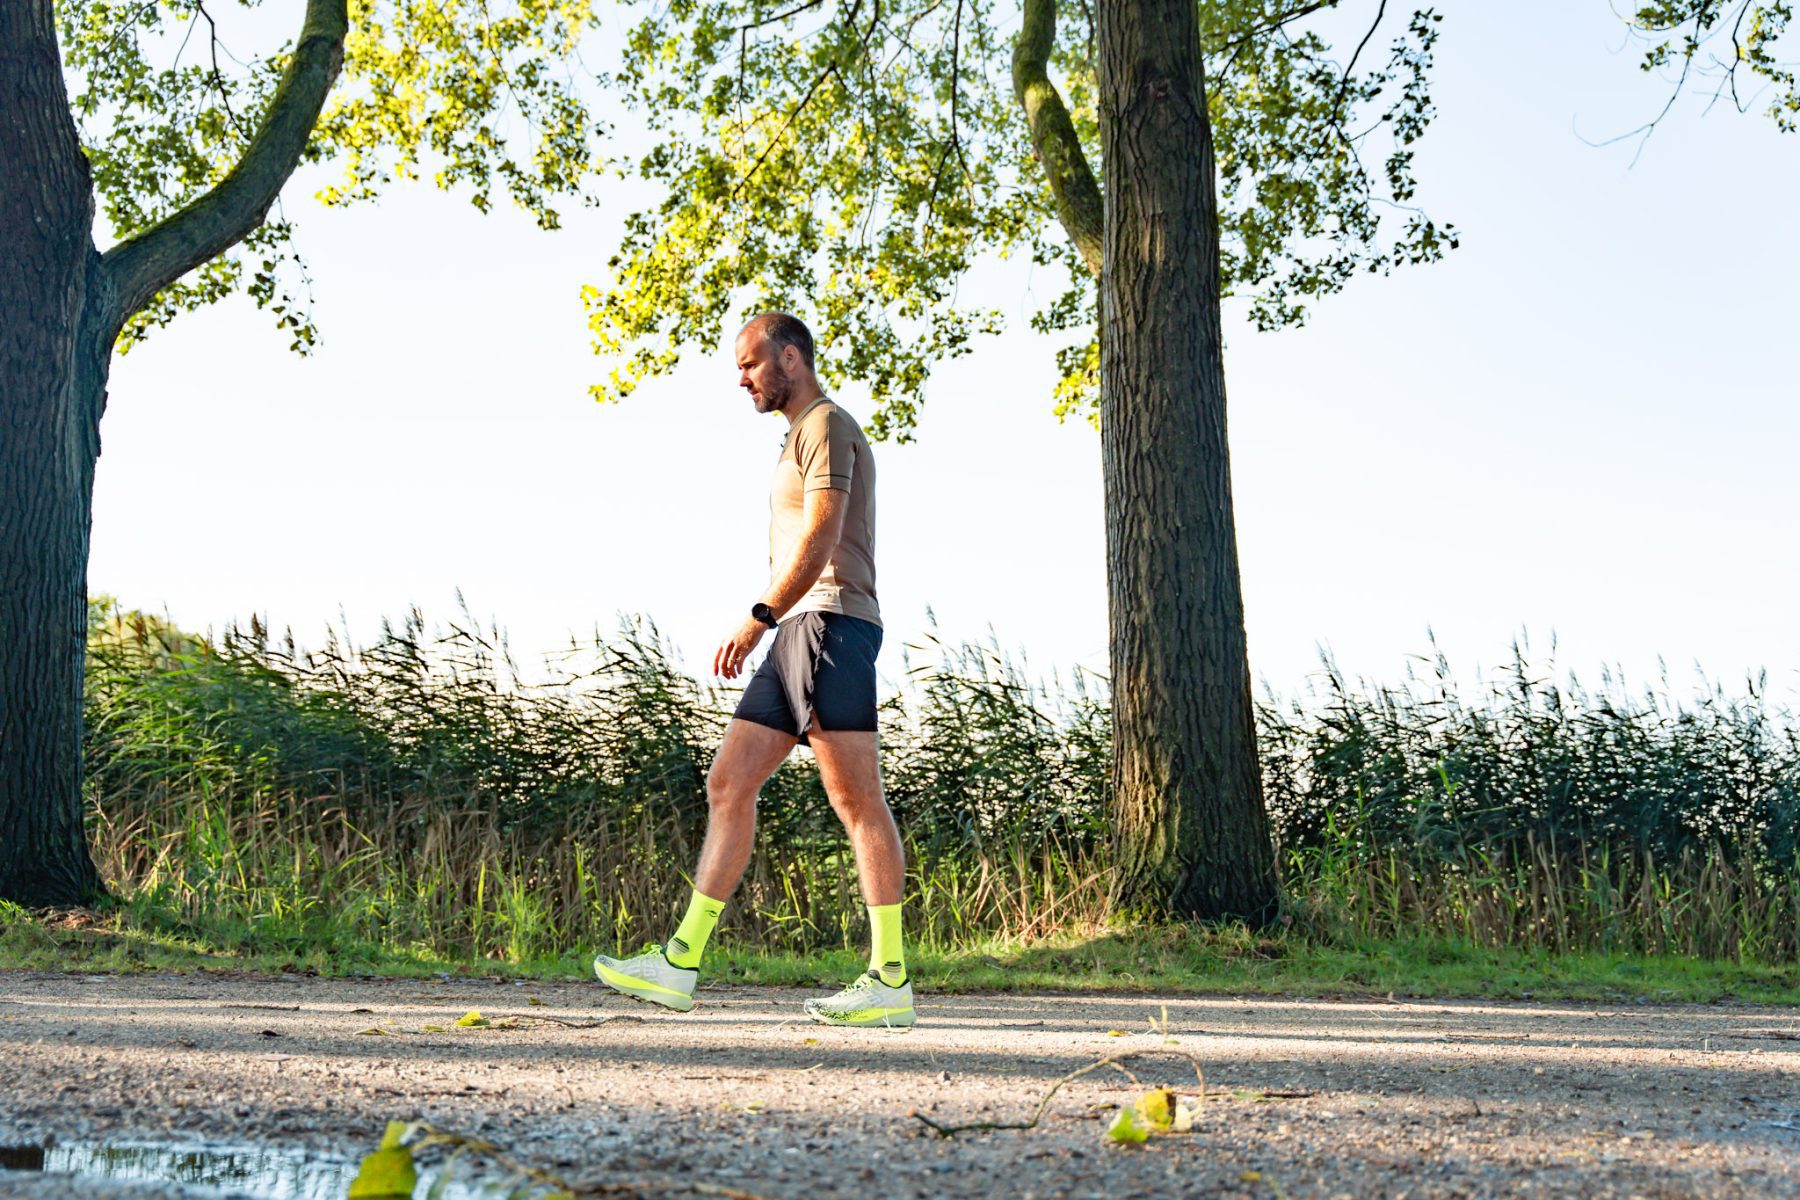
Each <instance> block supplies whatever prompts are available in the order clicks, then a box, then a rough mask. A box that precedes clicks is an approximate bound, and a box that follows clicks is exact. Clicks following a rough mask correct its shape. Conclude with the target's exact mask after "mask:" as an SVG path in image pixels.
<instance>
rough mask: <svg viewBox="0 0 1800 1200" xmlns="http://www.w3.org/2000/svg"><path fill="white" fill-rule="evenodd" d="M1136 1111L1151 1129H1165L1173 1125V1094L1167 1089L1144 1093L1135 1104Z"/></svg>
mask: <svg viewBox="0 0 1800 1200" xmlns="http://www.w3.org/2000/svg"><path fill="white" fill-rule="evenodd" d="M1137 1110H1138V1115H1139V1116H1141V1117H1143V1118H1144V1122H1145V1123H1146V1124H1148V1125H1149V1126H1151V1127H1152V1128H1153V1129H1167V1128H1169V1126H1171V1125H1173V1124H1174V1123H1175V1093H1174V1092H1172V1091H1170V1090H1169V1089H1168V1088H1157V1089H1156V1090H1155V1091H1150V1092H1145V1093H1144V1094H1143V1096H1142V1097H1141V1098H1140V1099H1139V1100H1138V1102H1137Z"/></svg>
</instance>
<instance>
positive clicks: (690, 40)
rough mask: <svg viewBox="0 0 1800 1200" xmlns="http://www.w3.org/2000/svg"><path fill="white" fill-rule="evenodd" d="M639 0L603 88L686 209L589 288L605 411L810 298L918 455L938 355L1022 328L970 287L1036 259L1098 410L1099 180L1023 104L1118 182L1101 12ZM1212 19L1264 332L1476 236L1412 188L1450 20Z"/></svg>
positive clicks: (1073, 389)
mask: <svg viewBox="0 0 1800 1200" xmlns="http://www.w3.org/2000/svg"><path fill="white" fill-rule="evenodd" d="M639 9H640V12H641V15H640V16H639V17H638V18H637V19H636V21H635V23H634V24H633V25H632V26H631V28H630V31H629V34H628V37H627V43H626V49H625V55H624V58H623V60H622V62H621V64H620V66H619V67H618V69H617V70H615V71H612V72H610V73H609V74H608V75H607V76H606V77H605V82H606V83H608V84H609V85H611V86H612V87H614V88H616V89H618V91H619V93H620V94H621V95H622V97H623V98H624V100H625V102H626V104H627V107H628V108H629V109H631V110H632V111H634V112H635V113H636V114H637V115H638V116H639V118H640V119H641V120H642V121H643V122H644V124H645V125H646V126H647V127H648V129H649V130H650V131H651V134H652V138H653V144H652V145H651V146H650V147H649V148H648V149H646V150H645V151H643V152H642V153H640V154H636V155H634V156H633V157H632V158H631V159H630V161H629V163H628V164H627V166H628V169H629V170H631V171H632V172H634V173H635V174H636V175H637V176H639V177H641V178H642V179H644V180H646V181H649V182H650V183H652V184H654V185H656V186H657V189H658V191H659V192H660V194H661V195H662V197H663V199H662V200H661V202H660V203H658V204H656V205H655V206H654V207H651V208H648V209H645V210H643V211H640V212H637V213H635V214H633V215H632V216H631V217H630V218H629V220H628V223H627V227H626V233H625V238H624V241H623V244H622V245H621V246H620V248H619V250H618V252H617V254H616V255H615V256H614V257H613V258H612V260H611V263H610V267H611V272H610V276H609V278H607V279H605V280H603V281H601V282H599V283H597V284H596V285H594V286H591V287H589V288H588V289H587V290H586V293H585V294H586V302H587V306H588V310H589V321H590V325H591V328H592V330H593V334H594V339H595V347H596V350H597V352H599V353H601V354H602V355H603V356H605V357H607V358H608V359H610V360H612V361H613V363H614V367H613V369H612V371H611V374H610V377H609V378H608V379H607V380H606V381H605V382H604V383H602V384H601V385H599V386H597V387H596V388H595V389H594V391H595V394H596V396H597V397H598V398H601V399H616V398H619V397H622V396H624V395H627V394H629V393H630V392H631V391H632V390H633V388H634V387H636V386H637V384H639V383H640V382H642V381H643V380H644V379H646V378H649V377H651V376H654V375H658V374H660V373H663V372H665V371H668V370H670V369H671V368H672V367H673V366H674V365H675V364H676V362H678V361H679V359H680V357H681V355H682V353H683V352H684V351H686V350H688V349H692V348H701V349H709V348H711V347H713V346H715V345H717V344H718V341H719V339H720V338H721V336H722V333H723V331H724V326H725V324H726V323H727V320H728V318H729V315H730V313H731V311H732V310H733V309H734V308H736V307H738V306H740V305H743V304H746V303H754V304H755V305H757V306H760V307H780V308H791V309H795V310H797V311H801V312H805V313H807V314H808V315H809V316H810V317H811V318H812V319H813V321H814V323H815V332H816V333H817V334H818V336H819V339H820V341H821V343H823V344H824V345H826V346H828V347H830V348H831V349H832V353H831V354H830V355H829V356H828V357H827V359H826V363H825V369H826V371H827V372H828V374H829V376H830V378H829V380H828V382H831V383H834V384H835V383H837V382H840V381H842V380H843V379H846V378H856V379H862V380H866V381H868V383H869V385H870V387H871V388H872V389H873V392H874V399H875V405H876V407H875V410H874V412H873V413H872V414H870V415H869V417H868V418H867V422H868V424H869V427H870V429H871V431H872V432H873V433H874V434H875V435H876V436H886V437H894V438H897V439H899V440H906V439H908V438H910V437H911V435H912V433H913V431H914V428H915V425H916V423H917V420H918V406H919V404H920V402H921V399H922V394H923V388H924V384H925V381H926V378H927V377H928V375H929V374H930V371H931V368H932V365H933V364H934V363H936V362H938V361H940V360H942V359H945V358H949V357H953V356H956V355H959V354H963V353H966V352H967V351H968V350H969V349H970V348H971V347H972V345H973V343H974V341H975V340H976V338H977V337H979V336H980V335H982V334H985V333H992V332H996V331H997V330H998V329H999V328H1000V327H1001V324H1002V317H1001V314H1000V312H999V311H997V310H995V309H992V308H988V307H983V306H981V305H977V304H970V303H966V302H964V301H963V300H962V299H961V298H960V297H959V294H958V287H959V284H960V283H961V282H962V281H963V280H964V279H965V278H966V277H967V276H968V275H969V273H970V271H971V270H972V269H973V268H974V267H976V266H977V264H978V263H980V262H982V261H984V260H989V259H991V258H993V257H995V256H1000V257H1009V256H1014V255H1020V254H1024V255H1029V256H1030V258H1031V260H1032V261H1033V262H1034V263H1036V264H1039V265H1041V266H1044V267H1046V268H1050V269H1051V270H1052V271H1053V272H1054V275H1053V277H1055V278H1059V279H1066V283H1067V286H1066V287H1064V288H1063V289H1062V290H1061V294H1060V295H1058V296H1057V298H1056V299H1054V300H1053V301H1051V302H1050V303H1048V304H1046V305H1044V306H1043V307H1042V308H1041V309H1040V310H1039V311H1038V312H1037V313H1036V314H1035V315H1034V316H1033V317H1032V324H1033V326H1034V327H1036V328H1037V329H1039V330H1042V331H1046V332H1057V331H1071V332H1072V333H1073V334H1074V335H1075V336H1074V338H1073V342H1072V344H1070V345H1069V346H1068V347H1067V348H1066V349H1064V350H1063V351H1062V352H1061V353H1060V356H1059V357H1060V361H1059V367H1060V382H1059V384H1058V385H1057V395H1056V400H1057V411H1058V412H1059V414H1067V413H1070V412H1082V413H1085V414H1086V415H1088V416H1089V417H1090V418H1094V417H1096V416H1097V408H1096V407H1095V384H1096V379H1097V369H1098V362H1099V354H1098V347H1097V344H1096V342H1095V341H1094V337H1095V336H1096V334H1095V330H1096V328H1097V320H1096V312H1095V296H1096V293H1095V288H1094V282H1093V273H1094V272H1095V271H1097V269H1098V265H1099V263H1098V241H1097V233H1096V234H1095V235H1094V236H1093V237H1087V236H1085V235H1083V234H1081V233H1080V232H1079V231H1072V230H1070V229H1069V228H1067V227H1066V225H1065V224H1064V223H1060V222H1059V219H1058V218H1059V212H1060V211H1061V210H1059V206H1058V202H1059V192H1060V190H1061V189H1060V187H1054V188H1053V187H1052V186H1051V185H1052V184H1059V185H1060V184H1061V183H1062V182H1063V181H1062V180H1061V179H1059V178H1053V176H1056V175H1057V174H1058V173H1059V172H1063V171H1065V170H1068V169H1071V166H1072V165H1075V164H1071V163H1070V162H1069V161H1066V159H1060V158H1057V157H1056V156H1055V155H1052V156H1051V158H1052V159H1053V161H1052V162H1051V168H1050V170H1049V171H1047V170H1046V167H1045V159H1044V158H1043V157H1040V155H1039V153H1037V152H1036V151H1034V145H1033V137H1032V129H1031V122H1028V120H1027V109H1026V108H1022V107H1021V102H1020V94H1021V93H1027V92H1029V94H1030V99H1029V101H1028V103H1029V104H1030V105H1032V109H1031V112H1030V116H1031V121H1036V120H1038V119H1039V114H1038V112H1037V111H1036V105H1037V104H1038V103H1039V97H1043V98H1044V100H1045V101H1046V102H1048V103H1050V104H1051V105H1052V107H1053V108H1056V107H1060V108H1064V109H1065V110H1066V113H1067V121H1068V124H1069V125H1070V126H1072V128H1073V131H1074V134H1075V136H1076V138H1077V139H1078V142H1079V146H1078V148H1077V152H1075V153H1073V154H1072V155H1070V156H1068V157H1072V158H1073V159H1077V160H1079V164H1078V165H1079V167H1080V168H1081V169H1087V167H1086V164H1092V172H1093V174H1094V175H1098V176H1101V177H1103V176H1104V162H1103V155H1102V147H1101V146H1100V145H1099V132H1098V130H1099V125H1098V114H1097V111H1096V97H1095V82H1094V65H1095V64H1094V30H1093V20H1092V10H1091V7H1090V6H1089V5H1088V4H1087V3H1086V2H1085V0H1074V2H1072V3H1071V2H1070V0H1062V3H1061V4H1060V5H1058V4H1055V3H1050V2H1048V0H1025V4H1024V8H1023V9H1021V8H1020V7H1019V6H1016V5H1013V4H1009V3H1005V2H1004V0H1001V2H996V0H788V2H787V3H771V2H769V0H673V2H672V3H657V4H655V5H653V6H652V5H640V6H639ZM1351 9H1355V10H1356V11H1355V12H1354V13H1352V12H1350V11H1347V10H1351ZM1199 10H1200V17H1201V25H1202V31H1203V33H1202V36H1203V46H1204V51H1205V69H1206V77H1207V86H1208V107H1209V109H1210V116H1211V119H1212V122H1213V128H1214V131H1215V137H1216V142H1217V161H1218V178H1219V189H1220V197H1219V201H1220V202H1219V225H1220V241H1221V251H1222V268H1223V269H1222V283H1221V286H1222V288H1223V290H1224V291H1225V293H1226V294H1227V295H1234V296H1239V297H1242V298H1243V299H1244V300H1245V301H1246V302H1247V305H1248V308H1249V312H1250V315H1251V317H1252V318H1253V319H1254V320H1255V322H1256V323H1257V324H1258V325H1259V326H1261V327H1264V328H1274V327H1279V326H1283V325H1291V324H1295V323H1298V322H1300V321H1303V320H1304V319H1305V318H1306V316H1307V314H1308V310H1309V306H1310V305H1311V304H1312V303H1314V302H1315V301H1317V300H1318V299H1320V298H1322V297H1325V296H1328V295H1330V294H1332V293H1335V292H1337V291H1339V290H1340V289H1342V288H1343V287H1344V286H1345V285H1346V284H1347V283H1348V281H1349V280H1350V279H1351V278H1352V277H1353V276H1354V275H1356V274H1357V273H1359V272H1377V273H1380V272H1387V271H1390V270H1392V269H1393V268H1395V267H1397V266H1400V265H1404V264H1409V263H1420V262H1430V261H1434V260H1436V259H1438V258H1439V257H1441V256H1442V255H1443V254H1444V253H1445V252H1446V251H1447V250H1448V249H1449V248H1451V247H1453V246H1454V245H1455V244H1456V236H1457V235H1456V232H1455V230H1454V229H1453V228H1452V227H1450V226H1448V225H1445V224H1441V223H1439V222H1438V221H1436V220H1434V219H1433V218H1432V217H1431V216H1430V215H1429V214H1427V213H1426V212H1425V211H1424V210H1423V209H1421V208H1419V207H1418V206H1417V204H1416V197H1415V192H1416V187H1417V185H1416V179H1415V175H1414V153H1415V144H1416V143H1417V141H1418V139H1419V138H1420V137H1421V136H1422V135H1423V134H1424V132H1425V130H1426V128H1427V126H1428V125H1429V123H1430V121H1431V119H1432V116H1433V109H1432V104H1431V98H1430V93H1429V79H1428V76H1429V72H1430V68H1431V65H1432V52H1433V47H1434V45H1435V43H1436V40H1437V36H1438V24H1439V17H1438V15H1437V14H1436V13H1435V12H1433V11H1432V10H1429V9H1424V10H1419V11H1415V12H1413V13H1411V14H1410V16H1409V17H1408V18H1407V19H1405V20H1404V21H1400V20H1398V19H1396V17H1395V15H1394V14H1392V13H1390V12H1389V6H1388V4H1387V3H1386V2H1385V0H1380V2H1379V3H1368V4H1364V5H1361V6H1358V5H1354V4H1344V3H1340V0H1311V2H1306V0H1199ZM1340 10H1345V11H1340ZM1059 15H1060V16H1061V17H1063V18H1064V19H1062V20H1061V21H1058V20H1057V17H1058V16H1059ZM1351 21H1354V22H1355V23H1354V24H1351V23H1350V22H1351ZM1339 29H1345V30H1348V31H1349V33H1348V37H1347V39H1346V40H1342V41H1334V40H1333V38H1332V36H1331V34H1332V33H1333V32H1335V31H1337V30H1339ZM1034 44H1036V45H1037V48H1038V55H1039V56H1040V57H1039V58H1035V59H1034V58H1033V56H1032V48H1033V45H1034ZM1015 56H1022V58H1023V59H1024V61H1020V60H1019V58H1016V57H1015ZM1056 78H1060V81H1061V83H1060V87H1058V86H1057V85H1056V84H1055V83H1054V82H1053V80H1055V79H1056ZM1097 215H1098V214H1097V212H1096V213H1095V214H1094V217H1095V221H1094V226H1093V227H1094V229H1095V230H1096V231H1097V228H1098V223H1097ZM1072 232H1076V233H1077V236H1075V237H1073V238H1072V237H1071V236H1070V234H1071V233H1072Z"/></svg>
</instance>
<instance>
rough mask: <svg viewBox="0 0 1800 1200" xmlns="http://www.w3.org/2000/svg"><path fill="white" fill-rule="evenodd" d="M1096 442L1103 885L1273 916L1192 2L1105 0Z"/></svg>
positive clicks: (1145, 898)
mask: <svg viewBox="0 0 1800 1200" xmlns="http://www.w3.org/2000/svg"><path fill="white" fill-rule="evenodd" d="M1097 42H1098V52H1099V95H1100V129H1101V144H1102V147H1103V159H1104V174H1105V180H1106V183H1105V234H1104V248H1103V254H1104V268H1103V271H1102V275H1101V284H1100V296H1101V308H1100V313H1101V317H1100V320H1101V338H1100V346H1101V366H1100V388H1101V405H1102V407H1101V439H1100V440H1101V454H1102V458H1103V464H1104V472H1105V485H1106V555H1107V571H1108V578H1109V599H1110V624H1111V651H1112V703H1113V739H1114V754H1113V786H1114V801H1113V803H1114V834H1113V836H1114V845H1113V853H1114V864H1115V870H1116V881H1117V882H1116V885H1115V894H1116V898H1117V899H1118V900H1119V901H1120V903H1121V904H1122V905H1123V906H1125V907H1127V908H1132V909H1140V910H1150V911H1156V912H1163V913H1171V914H1175V915H1180V916H1187V917H1199V918H1230V917H1241V918H1245V919H1248V920H1251V921H1254V922H1261V921H1264V920H1266V919H1268V918H1269V917H1271V916H1272V915H1273V913H1274V909H1275V904H1276V886H1275V869H1274V854H1273V850H1272V847H1271V845H1270V841H1269V824H1268V817H1267V814H1266V813H1265V812H1264V809H1263V799H1262V781H1261V773H1260V769H1259V766H1258V761H1257V753H1256V730H1255V723H1254V719H1253V716H1252V712H1251V702H1250V667H1249V661H1248V658H1247V655H1246V652H1245V643H1244V601H1243V594H1242V590H1241V587H1240V584H1239V578H1238V561H1237V535H1236V531H1235V528H1234V525H1233V521H1232V511H1231V471H1230V461H1229V456H1228V454H1227V452H1226V442H1225V365H1224V358H1223V339H1222V336H1221V333H1220V326H1219V235H1218V220H1217V210H1216V200H1215V198H1214V193H1213V173H1214V168H1213V151H1212V129H1211V125H1210V122H1209V121H1208V118H1207V112H1206V98H1205V85H1204V82H1203V79H1202V72H1201V57H1200V32H1199V23H1198V14H1197V10H1196V8H1195V5H1194V0H1135V2H1134V0H1101V2H1100V4H1099V13H1098V29H1097Z"/></svg>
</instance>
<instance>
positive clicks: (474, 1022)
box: [456, 1008, 490, 1029]
mask: <svg viewBox="0 0 1800 1200" xmlns="http://www.w3.org/2000/svg"><path fill="white" fill-rule="evenodd" d="M489 1024H490V1022H489V1021H488V1019H487V1018H486V1017H484V1016H482V1015H481V1014H480V1013H479V1012H477V1011H475V1010H474V1009H472V1008H471V1009H470V1010H469V1011H468V1012H466V1013H464V1014H463V1015H462V1016H460V1017H458V1018H457V1019H456V1025H457V1028H459V1029H485V1028H487V1026H488V1025H489Z"/></svg>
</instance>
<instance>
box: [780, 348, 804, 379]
mask: <svg viewBox="0 0 1800 1200" xmlns="http://www.w3.org/2000/svg"><path fill="white" fill-rule="evenodd" d="M805 365H806V360H805V359H803V358H801V357H800V347H798V346H795V345H792V344H789V345H786V346H783V347H782V348H781V371H782V374H784V375H793V374H795V373H796V372H798V371H799V370H800V368H801V367H803V366H805Z"/></svg>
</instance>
